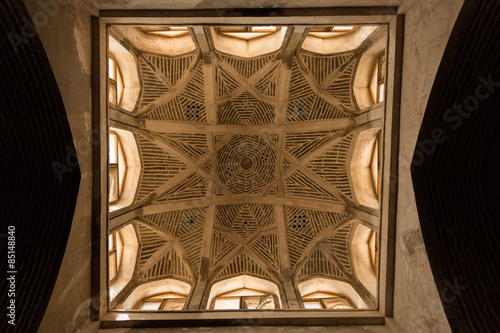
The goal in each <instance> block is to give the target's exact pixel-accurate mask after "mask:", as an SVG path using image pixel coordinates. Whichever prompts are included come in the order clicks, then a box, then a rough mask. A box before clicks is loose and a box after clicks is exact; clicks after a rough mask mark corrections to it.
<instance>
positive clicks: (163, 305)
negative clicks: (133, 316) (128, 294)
mask: <svg viewBox="0 0 500 333" xmlns="http://www.w3.org/2000/svg"><path fill="white" fill-rule="evenodd" d="M185 303H186V296H184V295H178V294H172V293H169V294H163V295H156V296H152V297H149V298H146V299H144V300H142V301H140V302H139V303H137V305H136V306H135V308H136V309H138V310H166V311H179V310H182V309H183V308H184V304H185Z"/></svg>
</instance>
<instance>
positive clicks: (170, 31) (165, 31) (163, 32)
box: [141, 26, 189, 37]
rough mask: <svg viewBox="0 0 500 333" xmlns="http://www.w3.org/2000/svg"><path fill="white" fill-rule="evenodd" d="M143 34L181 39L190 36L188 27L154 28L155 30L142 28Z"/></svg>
mask: <svg viewBox="0 0 500 333" xmlns="http://www.w3.org/2000/svg"><path fill="white" fill-rule="evenodd" d="M141 30H142V31H143V32H145V33H148V34H153V35H159V36H163V37H180V36H184V35H187V34H189V30H188V28H187V27H174V26H168V27H154V28H142V29H141Z"/></svg>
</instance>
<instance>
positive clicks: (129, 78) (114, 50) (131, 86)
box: [109, 36, 141, 111]
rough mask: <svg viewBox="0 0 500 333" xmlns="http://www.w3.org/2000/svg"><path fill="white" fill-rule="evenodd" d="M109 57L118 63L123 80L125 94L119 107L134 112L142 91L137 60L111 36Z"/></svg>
mask: <svg viewBox="0 0 500 333" xmlns="http://www.w3.org/2000/svg"><path fill="white" fill-rule="evenodd" d="M109 55H110V56H111V57H112V58H113V59H114V60H115V61H116V64H117V66H118V69H119V71H120V73H121V77H122V80H123V93H122V97H121V100H120V103H119V105H118V106H119V107H121V108H122V109H125V110H127V111H133V110H134V108H135V105H136V103H137V99H138V98H139V92H140V90H141V85H140V82H139V73H138V71H137V62H136V59H135V57H134V56H133V55H132V53H130V52H129V51H128V50H127V49H126V48H125V47H123V46H122V45H121V44H120V43H118V41H116V39H114V38H113V37H111V36H109Z"/></svg>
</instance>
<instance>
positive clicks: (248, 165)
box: [240, 157, 253, 170]
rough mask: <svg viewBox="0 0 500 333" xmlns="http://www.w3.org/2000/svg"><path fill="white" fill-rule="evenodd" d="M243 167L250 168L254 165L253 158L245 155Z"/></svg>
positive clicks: (244, 168)
mask: <svg viewBox="0 0 500 333" xmlns="http://www.w3.org/2000/svg"><path fill="white" fill-rule="evenodd" d="M240 164H241V167H242V168H243V170H248V169H250V168H251V167H252V165H253V162H252V159H251V158H249V157H244V158H243V159H242V160H241V162H240Z"/></svg>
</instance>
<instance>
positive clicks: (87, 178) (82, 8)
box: [24, 0, 96, 333]
mask: <svg viewBox="0 0 500 333" xmlns="http://www.w3.org/2000/svg"><path fill="white" fill-rule="evenodd" d="M24 2H25V5H26V7H27V8H28V11H29V13H30V16H31V17H32V19H33V21H34V23H35V26H36V29H37V31H38V34H39V37H40V39H41V41H42V44H43V46H44V48H45V52H46V53H47V57H48V59H49V62H50V64H51V67H52V70H53V72H54V76H55V78H56V81H57V84H58V86H59V89H60V91H61V96H62V99H63V102H64V106H65V108H66V112H67V114H68V121H69V124H70V127H71V132H72V134H73V138H74V140H75V147H76V153H77V156H78V162H79V166H80V171H81V183H80V190H79V193H78V200H77V203H76V207H75V215H74V218H73V224H72V228H71V232H70V235H69V241H68V245H67V247H66V252H65V255H64V258H63V261H62V265H61V269H60V273H59V276H58V279H57V282H56V285H55V287H54V291H53V293H52V297H51V299H50V302H49V305H48V308H47V310H46V312H45V316H44V319H43V321H42V323H41V325H40V327H39V330H38V332H42V333H43V332H50V333H56V332H76V331H77V329H78V328H80V327H82V326H83V325H84V323H85V322H88V321H90V318H89V313H90V312H89V311H90V310H89V305H90V244H91V232H90V220H91V201H92V200H91V199H92V198H91V193H92V191H91V183H92V165H91V155H92V143H91V135H90V133H91V92H90V72H91V65H90V63H91V61H90V60H91V54H90V48H91V47H90V45H91V39H90V15H91V13H92V14H94V15H95V14H96V11H95V9H93V8H92V7H91V6H89V5H88V4H87V3H86V2H85V1H81V0H78V1H77V0H69V1H68V4H67V5H64V6H63V5H56V6H54V7H51V8H49V10H48V9H47V8H44V7H42V6H41V5H40V3H41V2H40V1H36V0H25V1H24ZM54 3H56V4H57V1H55V2H54ZM43 17H45V18H47V20H42V19H41V18H43ZM56 318H57V319H56Z"/></svg>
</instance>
